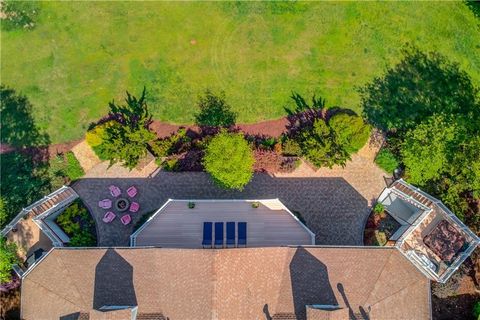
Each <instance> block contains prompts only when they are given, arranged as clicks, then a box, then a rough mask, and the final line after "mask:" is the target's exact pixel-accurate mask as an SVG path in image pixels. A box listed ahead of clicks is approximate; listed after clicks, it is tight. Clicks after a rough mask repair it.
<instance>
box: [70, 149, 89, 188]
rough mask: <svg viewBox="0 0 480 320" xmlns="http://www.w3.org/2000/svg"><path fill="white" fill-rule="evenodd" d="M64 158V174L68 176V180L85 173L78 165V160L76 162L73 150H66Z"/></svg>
mask: <svg viewBox="0 0 480 320" xmlns="http://www.w3.org/2000/svg"><path fill="white" fill-rule="evenodd" d="M66 160H67V168H66V174H67V176H68V177H69V178H70V180H72V181H75V180H77V179H79V178H81V177H83V176H84V175H85V171H83V168H82V166H81V165H80V162H78V160H77V158H76V157H75V154H73V152H71V151H69V152H67V154H66Z"/></svg>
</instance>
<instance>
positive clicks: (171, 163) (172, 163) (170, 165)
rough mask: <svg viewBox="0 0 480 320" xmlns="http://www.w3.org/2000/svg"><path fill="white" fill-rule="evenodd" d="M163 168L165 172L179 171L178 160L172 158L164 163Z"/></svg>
mask: <svg viewBox="0 0 480 320" xmlns="http://www.w3.org/2000/svg"><path fill="white" fill-rule="evenodd" d="M162 168H163V170H165V171H177V169H178V159H177V158H170V159H166V160H165V161H163V162H162Z"/></svg>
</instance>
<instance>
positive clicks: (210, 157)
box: [203, 131, 255, 190]
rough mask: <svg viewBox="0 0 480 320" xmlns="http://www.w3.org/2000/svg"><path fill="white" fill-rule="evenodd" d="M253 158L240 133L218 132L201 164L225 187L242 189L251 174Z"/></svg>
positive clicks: (208, 146)
mask: <svg viewBox="0 0 480 320" xmlns="http://www.w3.org/2000/svg"><path fill="white" fill-rule="evenodd" d="M254 162H255V159H254V157H253V152H252V149H251V147H250V146H249V144H248V142H247V141H246V140H245V138H244V137H243V135H242V134H239V133H227V132H226V131H222V132H220V133H219V134H218V135H216V136H215V137H213V138H212V140H211V141H210V143H209V144H208V145H207V148H206V150H205V156H204V158H203V165H204V166H205V170H206V171H207V172H208V173H209V174H210V176H211V177H212V179H213V180H214V181H215V182H216V183H217V184H218V185H219V186H221V187H223V188H226V189H238V190H242V189H243V187H244V186H245V185H246V184H247V183H248V182H249V181H250V179H251V178H252V176H253V164H254Z"/></svg>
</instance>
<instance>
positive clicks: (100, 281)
mask: <svg viewBox="0 0 480 320" xmlns="http://www.w3.org/2000/svg"><path fill="white" fill-rule="evenodd" d="M104 306H137V297H136V295H135V288H134V285H133V267H132V265H130V263H128V262H127V261H126V260H125V259H124V258H122V256H120V255H119V254H118V253H117V252H116V251H115V250H114V249H108V250H107V251H106V252H105V254H104V255H103V257H102V259H100V261H99V262H98V264H97V266H96V267H95V289H94V292H93V309H96V310H99V309H100V308H101V307H104Z"/></svg>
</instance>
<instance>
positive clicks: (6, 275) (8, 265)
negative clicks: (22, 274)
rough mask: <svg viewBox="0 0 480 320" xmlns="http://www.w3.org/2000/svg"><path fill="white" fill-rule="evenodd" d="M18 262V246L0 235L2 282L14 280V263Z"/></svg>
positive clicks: (0, 277)
mask: <svg viewBox="0 0 480 320" xmlns="http://www.w3.org/2000/svg"><path fill="white" fill-rule="evenodd" d="M16 263H18V257H17V246H16V244H15V243H7V240H6V239H5V238H4V237H0V284H4V283H7V282H10V281H11V280H12V269H13V265H14V264H16Z"/></svg>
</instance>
